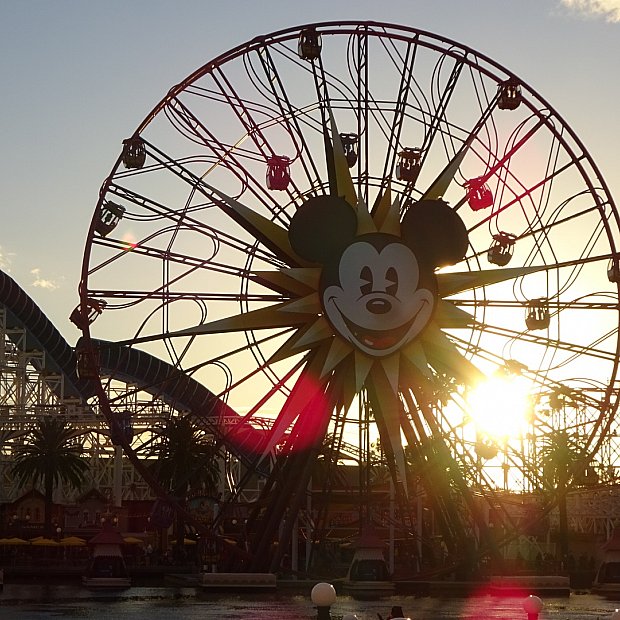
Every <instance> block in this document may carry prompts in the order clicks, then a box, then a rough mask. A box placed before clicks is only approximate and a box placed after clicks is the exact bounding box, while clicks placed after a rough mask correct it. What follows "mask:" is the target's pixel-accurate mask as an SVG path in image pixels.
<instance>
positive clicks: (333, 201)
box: [288, 196, 357, 264]
mask: <svg viewBox="0 0 620 620" xmlns="http://www.w3.org/2000/svg"><path fill="white" fill-rule="evenodd" d="M356 231H357V217H356V215H355V211H354V210H353V208H352V207H351V205H350V204H349V203H348V202H347V201H346V200H344V199H342V198H339V197H337V196H314V197H312V198H309V199H308V200H307V201H306V202H305V203H304V204H303V205H301V207H299V209H297V212H296V213H295V215H293V218H292V219H291V225H290V226H289V231H288V238H289V241H290V242H291V247H292V248H293V250H295V252H296V253H297V254H299V256H301V257H302V258H305V259H307V260H311V261H313V262H316V263H323V264H324V263H328V262H330V260H331V259H333V258H335V257H337V256H338V255H339V254H340V252H341V251H342V250H343V249H344V248H345V247H346V246H347V245H348V244H349V243H350V242H351V241H352V240H353V238H354V237H355V233H356Z"/></svg>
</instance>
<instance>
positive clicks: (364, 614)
mask: <svg viewBox="0 0 620 620" xmlns="http://www.w3.org/2000/svg"><path fill="white" fill-rule="evenodd" d="M544 604H545V606H544V609H543V611H542V613H541V615H540V619H541V620H548V619H557V620H592V619H596V620H604V619H606V618H609V619H610V618H611V614H612V613H613V611H614V610H615V609H616V608H618V607H620V601H610V600H606V599H604V598H602V597H599V596H596V595H592V594H572V595H571V596H570V597H566V598H548V599H544ZM392 605H401V606H402V607H403V610H404V612H405V614H407V615H408V616H410V617H411V618H413V619H414V620H437V619H439V618H441V619H446V620H451V619H457V618H458V619H467V620H475V619H476V620H477V619H483V618H484V619H489V618H491V619H498V620H527V616H526V614H525V612H524V611H523V599H522V598H521V597H519V598H508V597H493V596H489V595H484V596H482V595H478V596H472V597H470V598H432V597H424V598H414V597H410V596H405V597H398V596H393V597H390V598H386V599H383V600H381V601H357V600H354V599H352V598H351V597H347V596H339V597H338V600H337V601H336V604H335V605H334V606H333V607H332V616H333V617H334V619H337V618H340V617H342V616H343V615H344V614H347V613H354V614H356V615H357V617H358V619H359V620H376V619H377V613H381V614H382V615H383V616H384V617H386V616H387V615H388V613H389V611H390V608H391V607H392ZM0 617H2V618H5V617H6V618H11V620H26V619H27V620H39V619H45V618H88V619H91V620H104V619H105V620H116V619H118V620H121V619H122V620H138V619H141V620H142V619H144V618H148V620H170V618H171V617H174V619H175V620H177V619H178V620H198V619H200V620H204V619H205V618H213V619H216V618H217V620H233V619H234V620H238V619H239V618H259V619H263V618H264V619H269V620H314V618H316V611H315V609H314V608H313V607H312V603H311V602H310V594H309V592H308V594H307V595H305V594H304V595H302V594H295V595H293V594H288V593H279V592H278V593H275V594H260V595H245V594H244V595H237V596H231V595H229V594H227V595H220V594H216V593H200V594H199V595H198V594H197V592H196V590H195V589H194V588H139V587H137V588H130V589H129V590H123V591H117V592H90V591H88V590H85V589H83V588H79V587H74V586H55V585H40V586H37V585H6V586H5V587H4V591H3V592H2V594H1V595H0Z"/></svg>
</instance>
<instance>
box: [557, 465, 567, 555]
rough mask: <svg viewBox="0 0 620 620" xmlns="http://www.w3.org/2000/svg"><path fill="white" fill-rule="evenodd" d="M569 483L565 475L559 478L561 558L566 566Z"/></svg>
mask: <svg viewBox="0 0 620 620" xmlns="http://www.w3.org/2000/svg"><path fill="white" fill-rule="evenodd" d="M567 488H568V487H567V483H566V479H565V476H560V479H559V480H558V511H559V513H560V541H559V542H560V560H561V561H562V562H563V563H564V566H565V567H566V559H567V558H568V551H569V550H568V511H567V507H566V492H567Z"/></svg>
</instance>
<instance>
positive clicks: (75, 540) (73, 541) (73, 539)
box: [60, 536, 86, 547]
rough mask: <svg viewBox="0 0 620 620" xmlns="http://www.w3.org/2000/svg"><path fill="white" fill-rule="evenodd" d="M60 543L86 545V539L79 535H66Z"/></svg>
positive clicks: (73, 545) (68, 545) (64, 545)
mask: <svg viewBox="0 0 620 620" xmlns="http://www.w3.org/2000/svg"><path fill="white" fill-rule="evenodd" d="M60 544H61V545H62V546H63V547H85V546H86V541H85V540H84V539H83V538H78V537H77V536H66V537H65V538H61V539H60Z"/></svg>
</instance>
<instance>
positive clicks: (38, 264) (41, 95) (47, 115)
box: [0, 0, 620, 343]
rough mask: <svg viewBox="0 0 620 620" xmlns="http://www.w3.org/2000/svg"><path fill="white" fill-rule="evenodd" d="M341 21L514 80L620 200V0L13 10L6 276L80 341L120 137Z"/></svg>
mask: <svg viewBox="0 0 620 620" xmlns="http://www.w3.org/2000/svg"><path fill="white" fill-rule="evenodd" d="M338 19H343V20H344V19H349V20H351V19H357V20H376V21H384V22H389V23H394V24H401V25H405V26H410V27H414V28H419V29H422V30H427V31H429V32H432V33H434V34H437V35H441V36H443V37H447V38H450V39H453V40H455V41H457V42H459V43H461V44H464V45H467V46H469V47H471V48H473V49H475V50H477V51H478V52H480V53H482V54H485V55H486V56H489V57H490V58H492V59H493V60H495V61H496V62H498V63H499V64H501V65H502V66H504V67H505V68H507V69H508V70H510V71H512V72H514V73H516V74H517V75H518V76H519V77H520V78H521V79H522V81H523V82H525V83H526V84H527V85H529V86H530V87H531V88H533V89H534V90H535V91H537V92H538V93H539V94H540V95H541V96H542V97H543V98H544V99H546V100H547V101H548V102H549V103H550V104H551V105H552V106H553V107H554V108H555V109H556V110H557V111H558V113H559V114H560V115H561V116H562V117H563V118H564V119H565V121H566V122H568V124H569V125H571V126H572V128H573V129H574V130H575V132H576V133H577V135H578V136H579V137H580V139H581V141H582V142H583V143H584V144H585V146H586V148H587V150H588V151H589V152H590V154H591V155H592V157H593V158H594V161H595V162H596V163H597V165H598V167H599V168H600V170H601V172H602V174H603V177H604V178H605V180H606V181H607V183H608V185H609V187H610V190H611V193H612V196H614V197H615V200H616V202H620V197H619V196H620V175H619V174H618V162H619V158H618V153H617V145H618V144H619V143H620V124H619V122H618V110H619V104H618V102H619V101H620V79H619V78H618V70H617V66H618V61H619V60H620V0H505V1H504V0H443V1H442V0H384V1H383V2H376V1H375V2H370V1H369V0H357V1H356V2H355V3H353V2H338V1H337V0H329V1H327V0H314V2H303V3H302V2H291V1H290V0H262V1H261V2H257V1H256V0H255V1H251V0H236V2H221V1H218V2H213V1H209V0H202V1H198V0H177V1H176V2H169V1H166V2H163V1H160V0H152V1H146V0H122V1H120V0H106V1H105V2H96V3H95V2H83V1H82V0H55V1H54V2H49V1H43V0H0V83H1V84H2V103H1V107H0V110H1V112H2V113H1V114H0V145H1V148H0V209H1V212H2V214H3V218H2V226H1V227H0V268H1V269H3V270H4V271H5V272H7V273H9V274H10V275H11V277H13V278H14V279H15V280H16V281H17V282H18V284H19V285H20V286H21V287H22V288H23V289H24V290H25V291H26V292H27V293H28V294H29V295H30V296H31V297H32V298H33V299H34V300H35V301H36V302H37V303H38V304H39V306H40V307H41V308H42V309H43V311H44V312H45V313H46V314H47V315H48V317H49V318H50V319H51V320H52V321H53V322H54V324H55V325H56V327H57V328H58V329H59V330H60V331H61V333H62V334H63V335H64V336H65V338H66V339H67V340H68V341H69V342H70V343H74V342H75V341H76V340H77V338H78V337H79V333H78V330H77V328H75V327H74V326H73V325H72V324H71V323H70V322H69V320H68V317H69V314H70V312H71V310H72V309H73V308H74V307H75V306H76V305H77V302H78V293H77V286H78V281H79V277H80V270H81V262H82V256H83V253H84V245H85V242H86V237H87V231H88V227H89V224H90V220H91V217H92V213H93V211H94V208H95V206H96V203H97V197H98V191H99V188H100V186H101V183H102V182H103V180H104V179H105V177H106V176H107V175H108V173H109V172H110V170H111V168H112V167H113V165H114V163H115V161H116V158H117V157H118V154H119V152H120V145H121V142H122V140H123V139H124V138H126V137H127V136H129V135H131V134H132V133H133V131H134V130H135V128H136V127H137V126H138V125H139V124H140V123H141V121H142V120H143V119H144V117H146V116H147V114H148V113H149V112H150V110H151V109H152V108H153V107H154V106H155V105H156V104H157V102H158V101H160V100H161V98H162V97H163V96H164V95H165V93H166V92H167V91H168V90H169V89H170V88H171V87H172V86H173V85H175V84H177V83H178V82H180V81H182V80H183V79H184V78H185V77H186V76H187V75H189V74H190V73H192V72H193V71H194V69H196V68H198V67H200V66H202V65H203V64H205V63H206V62H208V61H209V60H211V59H212V58H214V57H216V56H218V55H219V54H221V53H222V52H224V51H226V50H228V49H231V48H233V47H235V46H237V45H238V44H241V43H243V42H245V41H248V40H250V39H252V38H254V37H255V36H258V35H261V34H267V33H269V32H273V31H276V30H279V29H282V28H287V27H291V26H296V25H302V24H308V23H313V22H319V21H334V20H338Z"/></svg>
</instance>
